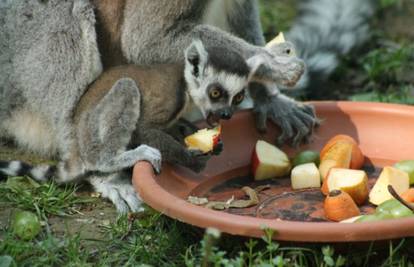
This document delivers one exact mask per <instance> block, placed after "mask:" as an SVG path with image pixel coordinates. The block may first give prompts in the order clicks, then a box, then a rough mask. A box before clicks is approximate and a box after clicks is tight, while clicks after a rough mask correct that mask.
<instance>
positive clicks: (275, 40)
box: [266, 32, 286, 47]
mask: <svg viewBox="0 0 414 267" xmlns="http://www.w3.org/2000/svg"><path fill="white" fill-rule="evenodd" d="M284 42H286V40H285V36H284V35H283V32H280V33H279V34H278V35H277V36H276V37H275V38H273V39H272V40H271V41H270V42H268V43H267V44H266V47H271V46H272V45H275V44H281V43H284Z"/></svg>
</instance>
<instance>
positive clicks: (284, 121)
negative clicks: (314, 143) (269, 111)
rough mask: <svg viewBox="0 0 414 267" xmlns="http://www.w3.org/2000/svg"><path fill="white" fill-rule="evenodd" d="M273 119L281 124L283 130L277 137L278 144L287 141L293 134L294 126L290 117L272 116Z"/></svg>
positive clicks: (277, 123)
mask: <svg viewBox="0 0 414 267" xmlns="http://www.w3.org/2000/svg"><path fill="white" fill-rule="evenodd" d="M271 120H272V121H273V123H275V124H276V125H280V128H281V131H282V133H281V135H280V136H279V137H278V138H277V143H278V144H283V143H285V142H286V140H288V139H290V138H291V137H292V136H293V128H292V125H291V124H290V122H289V119H288V118H275V117H273V116H272V117H271Z"/></svg>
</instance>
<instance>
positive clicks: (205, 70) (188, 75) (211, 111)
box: [185, 41, 249, 125]
mask: <svg viewBox="0 0 414 267" xmlns="http://www.w3.org/2000/svg"><path fill="white" fill-rule="evenodd" d="M207 51H208V52H207ZM213 53H215V54H214V55H213ZM223 53H225V54H226V55H225V56H223ZM220 56H222V57H220ZM185 58H186V62H185V79H186V82H187V85H188V91H189V94H190V96H191V98H192V100H193V102H194V104H195V105H196V106H197V107H198V108H199V109H200V111H201V113H202V114H203V116H204V118H205V119H206V120H207V122H208V123H209V124H210V125H216V124H217V123H218V121H219V120H220V119H225V120H228V119H230V118H231V117H232V115H233V112H234V111H235V109H236V108H237V106H238V105H239V104H240V103H241V102H242V101H243V100H244V97H245V93H246V87H247V81H248V74H249V71H248V67H247V64H246V63H245V62H244V60H243V59H242V57H241V56H240V55H239V54H237V53H234V52H231V53H229V51H223V50H221V49H218V48H214V49H211V48H207V49H205V48H204V46H203V44H202V43H201V42H200V41H195V42H193V43H192V45H191V46H190V47H189V48H188V49H187V50H186V54H185ZM221 60H222V62H220V61H221ZM229 61H231V62H229ZM232 64H237V65H232ZM243 64H244V65H243ZM240 65H242V66H240Z"/></svg>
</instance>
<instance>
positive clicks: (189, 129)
mask: <svg viewBox="0 0 414 267" xmlns="http://www.w3.org/2000/svg"><path fill="white" fill-rule="evenodd" d="M198 130H199V129H198V128H197V126H195V125H194V124H193V123H191V122H190V121H188V120H186V119H183V118H180V119H179V120H178V121H177V122H176V123H175V124H174V125H172V126H171V127H170V128H169V129H167V133H168V134H170V135H171V136H172V137H174V139H175V140H177V141H178V142H180V143H181V144H184V138H185V137H187V136H189V135H191V134H193V133H195V132H197V131H198Z"/></svg>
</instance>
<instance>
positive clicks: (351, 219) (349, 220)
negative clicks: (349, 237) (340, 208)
mask: <svg viewBox="0 0 414 267" xmlns="http://www.w3.org/2000/svg"><path fill="white" fill-rule="evenodd" d="M362 216H364V215H358V216H355V217H351V218H349V219H345V220H342V221H340V223H354V222H356V221H357V220H358V219H359V218H361V217H362Z"/></svg>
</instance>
